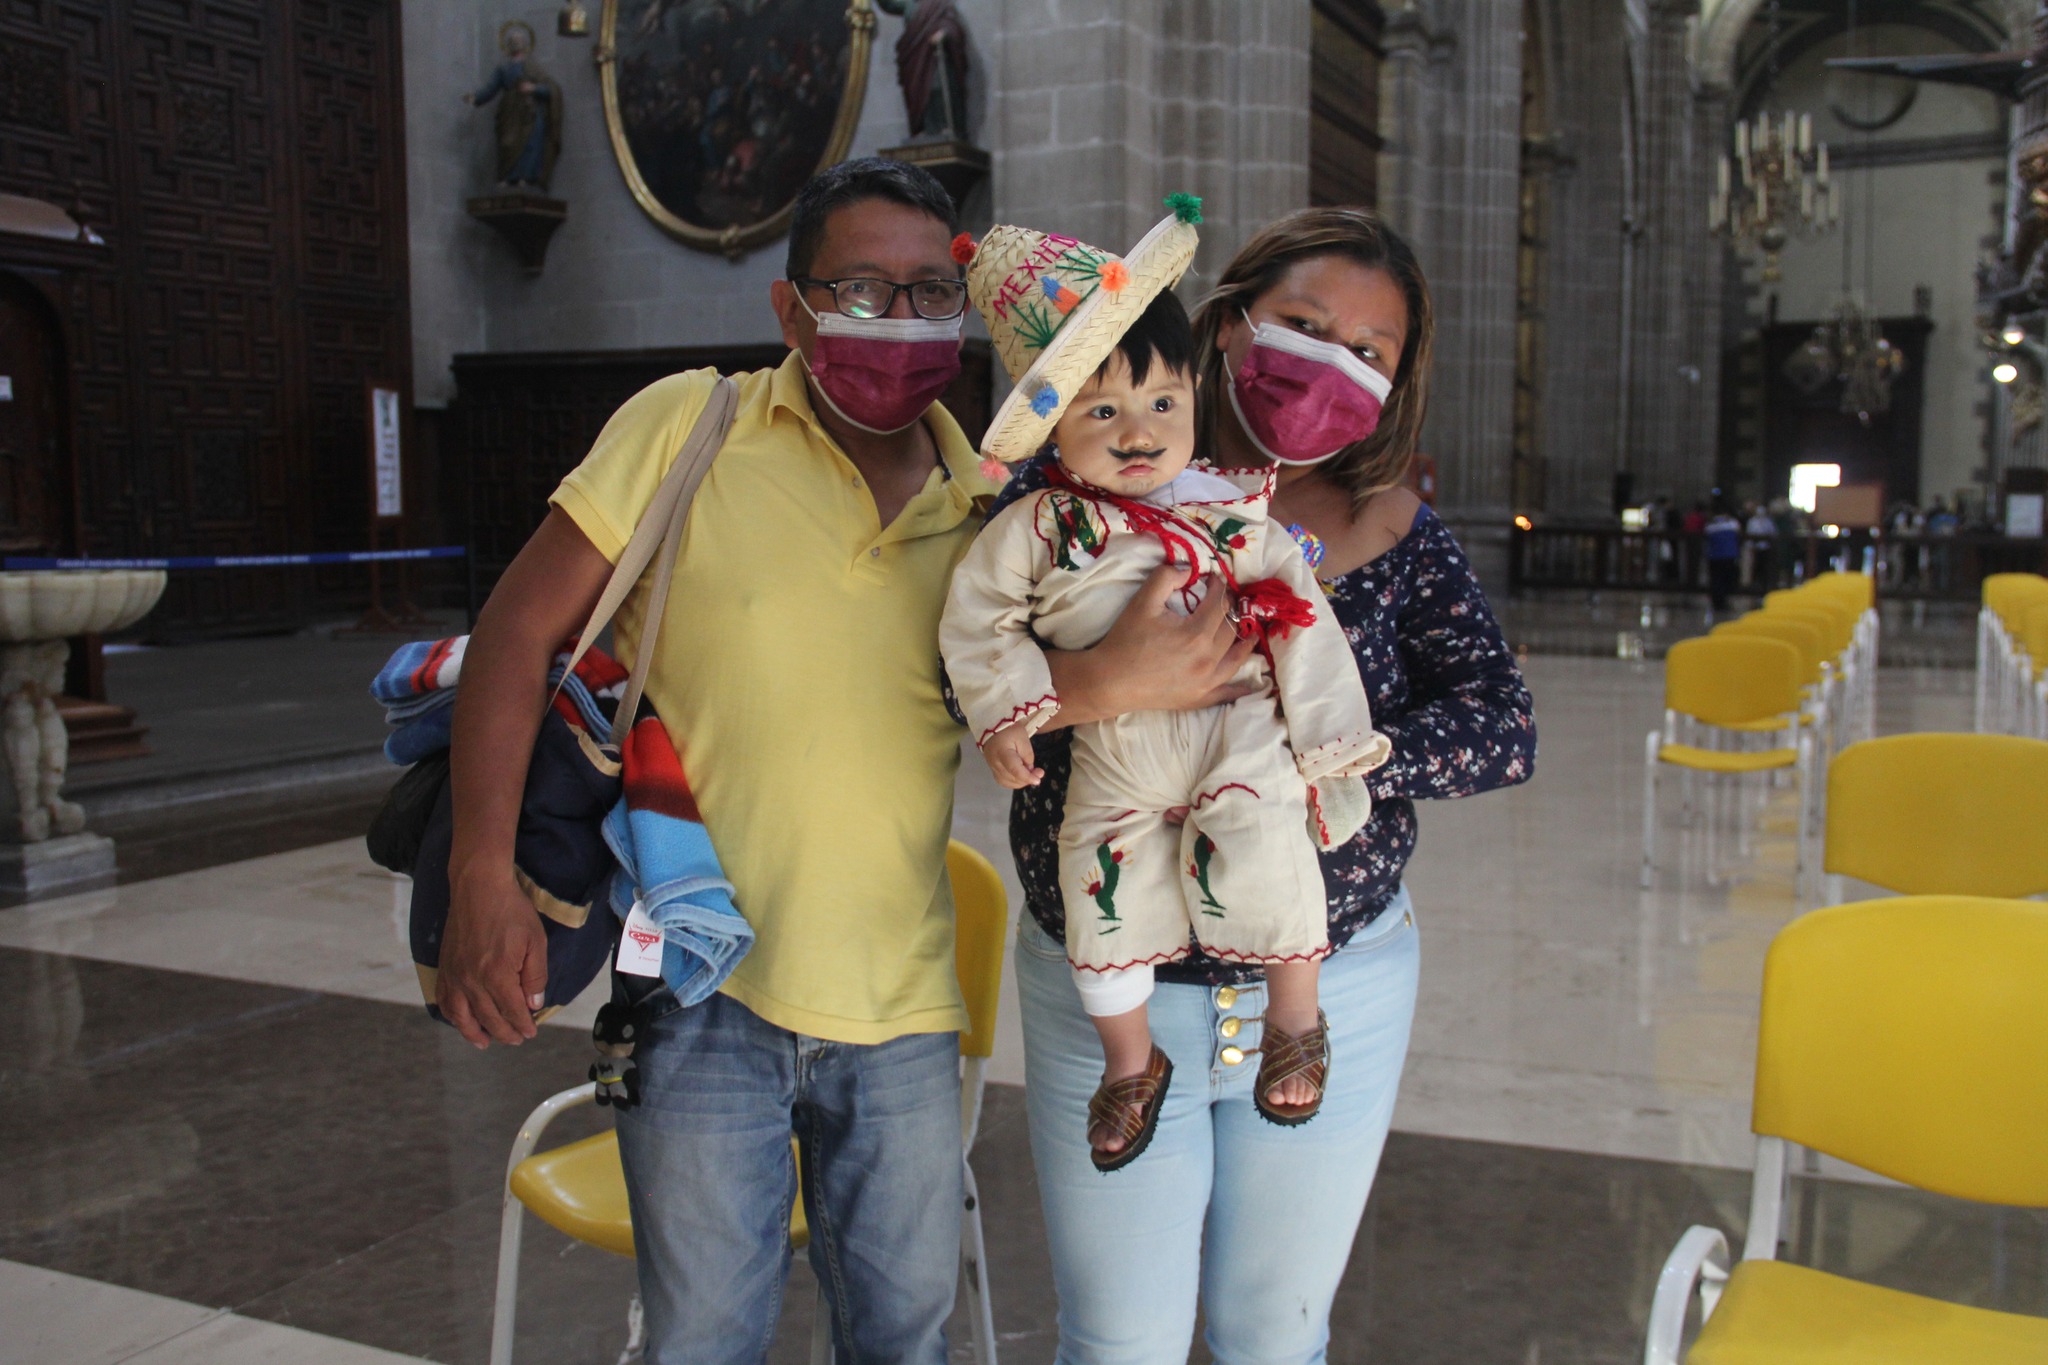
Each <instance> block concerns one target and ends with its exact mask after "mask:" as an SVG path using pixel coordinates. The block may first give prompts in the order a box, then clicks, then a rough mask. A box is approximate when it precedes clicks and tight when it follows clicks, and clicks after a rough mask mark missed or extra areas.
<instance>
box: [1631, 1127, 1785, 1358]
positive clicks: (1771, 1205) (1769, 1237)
mask: <svg viewBox="0 0 2048 1365" xmlns="http://www.w3.org/2000/svg"><path fill="white" fill-rule="evenodd" d="M1785 1154H1786V1144H1785V1141H1784V1140H1783V1139H1782V1138H1772V1137H1760V1138H1758V1139H1757V1140H1756V1170H1755V1173H1754V1174H1753V1176H1752V1177H1751V1181H1750V1187H1749V1235H1748V1236H1747V1237H1746V1238H1745V1239H1744V1240H1743V1244H1742V1259H1743V1260H1745V1261H1775V1260H1777V1259H1778V1236H1779V1232H1780V1229H1781V1227H1782V1223H1783V1218H1784V1211H1785ZM1730 1270H1731V1267H1730V1266H1729V1264H1728V1239H1727V1237H1726V1236H1725V1235H1723V1234H1722V1232H1721V1230H1720V1229H1719V1228H1710V1227H1706V1226H1703V1225H1701V1224H1698V1223H1695V1224H1694V1225H1693V1226H1691V1227H1689V1228H1687V1229H1686V1230H1685V1235H1684V1236H1682V1237H1680V1238H1679V1239H1678V1245H1677V1246H1675V1247H1673V1248H1672V1249H1671V1254H1670V1255H1669V1256H1667V1257H1665V1258H1664V1268H1663V1269H1662V1270H1660V1271H1659V1272H1658V1273H1657V1292H1656V1296H1655V1297H1654V1298H1653V1299H1652V1300H1651V1302H1650V1324H1649V1330H1648V1331H1647V1332H1646V1333H1645V1334H1644V1341H1643V1365H1679V1360H1680V1358H1681V1356H1682V1355H1683V1352H1684V1348H1685V1319H1686V1316H1687V1313H1688V1311H1689V1310H1690V1309H1691V1307H1692V1300H1693V1295H1694V1293H1695V1292H1697V1293H1698V1295H1699V1301H1700V1324H1701V1325H1702V1326H1704V1325H1705V1324H1706V1321H1707V1319H1708V1318H1711V1317H1712V1316H1713V1315H1714V1309H1715V1308H1717V1307H1719V1306H1720V1303H1721V1291H1722V1290H1723V1289H1725V1288H1726V1287H1727V1284H1728V1275H1729V1272H1730Z"/></svg>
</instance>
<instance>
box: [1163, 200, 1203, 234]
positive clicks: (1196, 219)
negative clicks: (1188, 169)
mask: <svg viewBox="0 0 2048 1365" xmlns="http://www.w3.org/2000/svg"><path fill="white" fill-rule="evenodd" d="M1166 207H1168V208H1170V209H1172V210H1173V216H1174V217H1175V218H1177V219H1179V220H1180V221H1181V222H1183V223H1186V224H1187V225H1188V226H1189V227H1197V226H1199V225H1200V224H1201V221H1202V197H1201V196H1200V195H1198V194H1169V195H1167V196H1166Z"/></svg>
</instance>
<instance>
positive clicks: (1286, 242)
mask: <svg viewBox="0 0 2048 1365" xmlns="http://www.w3.org/2000/svg"><path fill="white" fill-rule="evenodd" d="M1320 256H1339V257H1342V258H1344V259H1345V260H1350V261H1356V262H1357V263H1358V264H1359V265H1362V266H1366V267H1368V268H1370V269H1374V270H1384V271H1386V272H1387V274H1388V276H1389V277H1391V278H1392V279H1393V281H1394V284H1395V285H1396V286H1397V287H1398V288H1399V289H1400V291H1401V297H1402V298H1403V299H1405V300H1407V303H1408V335H1407V336H1406V337H1405V338H1404V339H1403V343H1402V346H1401V361H1400V364H1398V365H1397V366H1395V368H1394V388H1393V392H1392V393H1390V394H1389V395H1388V396H1387V404H1386V407H1385V409H1384V410H1383V411H1382V412H1381V413H1380V423H1379V426H1378V427H1377V428H1376V429H1375V430H1374V431H1373V434H1372V435H1370V436H1368V437H1366V438H1365V439H1364V440H1363V441H1359V442H1357V443H1355V444H1353V445H1350V446H1347V447H1345V448H1344V449H1343V450H1341V451H1339V452H1338V453H1337V454H1336V455H1334V456H1332V457H1331V458H1330V459H1329V460H1327V461H1325V462H1324V463H1323V464H1322V465H1320V466H1318V467H1319V468H1320V469H1321V470H1322V472H1323V473H1324V474H1325V475H1326V476H1327V477H1328V478H1329V479H1330V480H1331V482H1333V483H1335V484H1337V485H1338V486H1339V487H1342V488H1346V489H1348V490H1350V493H1351V501H1352V505H1353V506H1354V507H1356V506H1361V505H1363V504H1364V502H1365V500H1366V499H1367V498H1369V497H1371V496H1372V495H1373V494H1375V493H1377V492H1379V491H1381V490H1382V489H1386V488H1392V487H1393V486H1395V485H1396V484H1398V483H1400V482H1401V480H1402V479H1403V478H1405V477H1406V476H1407V473H1408V464H1409V461H1410V460H1412V459H1413V458H1414V456H1415V450H1416V447H1417V446H1418V445H1419V444H1420V443H1421V441H1422V418H1423V413H1424V411H1425V410H1426V409H1427V408H1428V406H1429V363H1430V352H1431V350H1432V348H1433V346H1434V343H1435V339H1436V314H1435V310H1434V308H1433V307H1432V306H1431V304H1430V299H1429V281H1428V280H1426V279H1425V278H1423V274H1422V266H1421V265H1420V264H1418V263H1417V261H1416V259H1415V253H1414V252H1413V251H1412V250H1410V249H1409V246H1408V243H1406V242H1404V241H1402V240H1401V238H1400V236H1399V235H1398V234H1396V233H1395V231H1394V230H1393V229H1392V228H1390V227H1388V226H1387V225H1386V224H1385V223H1383V222H1381V221H1380V218H1379V215H1378V214H1376V213H1373V212H1371V211H1370V210H1368V209H1346V208H1316V209H1302V210H1300V211H1299V212H1296V213H1290V214H1288V215H1287V216H1286V217H1285V218H1282V219H1279V220H1278V221H1277V222H1273V223H1269V224H1267V225H1266V226H1265V227H1263V228H1261V229H1260V230H1259V231H1258V232H1257V233H1255V234H1253V236H1252V239H1251V240H1250V241H1248V242H1246V243H1245V244H1244V246H1243V247H1242V248H1240V249H1239V251H1238V253H1237V255H1235V256H1233V257H1232V258H1231V261H1230V264H1229V265H1228V266H1227V267H1225V269H1224V271H1223V277H1222V278H1221V279H1220V280H1218V281H1217V282H1216V287H1215V289H1213V290H1211V291H1210V293H1209V295H1208V297H1207V298H1205V299H1203V300H1202V302H1201V304H1200V305H1199V306H1198V307H1197V308H1196V310H1195V319H1194V321H1195V369H1196V374H1197V376H1198V377H1199V379H1200V381H1201V382H1200V387H1199V389H1198V390H1197V394H1196V411H1197V417H1198V422H1197V429H1198V430H1200V431H1203V432H1213V431H1215V430H1216V423H1217V422H1218V420H1219V419H1220V417H1221V414H1222V412H1223V410H1224V408H1223V403H1224V398H1223V389H1224V386H1225V385H1227V384H1228V383H1230V377H1229V376H1228V375H1226V374H1225V373H1224V372H1223V352H1222V350H1221V349H1220V348H1219V347H1218V346H1217V345H1216V335H1217V333H1218V331H1220V330H1221V328H1222V326H1223V323H1224V322H1225V321H1226V320H1227V319H1229V318H1232V317H1235V316H1236V315H1237V312H1238V310H1239V309H1245V310H1247V311H1249V310H1250V308H1251V306H1252V305H1253V304H1254V303H1256V302H1257V301H1258V300H1259V299H1260V298H1262V297H1264V296H1265V294H1266V293H1267V292H1269V291H1270V290H1272V289H1273V288H1275V287H1276V286H1277V285H1278V284H1279V283H1280V281H1281V280H1282V279H1283V278H1285V276H1286V274H1287V272H1288V271H1289V270H1292V269H1293V268H1294V267H1295V266H1297V265H1299V264H1301V263H1302V262H1303V261H1308V260H1314V259H1316V258H1317V257H1320Z"/></svg>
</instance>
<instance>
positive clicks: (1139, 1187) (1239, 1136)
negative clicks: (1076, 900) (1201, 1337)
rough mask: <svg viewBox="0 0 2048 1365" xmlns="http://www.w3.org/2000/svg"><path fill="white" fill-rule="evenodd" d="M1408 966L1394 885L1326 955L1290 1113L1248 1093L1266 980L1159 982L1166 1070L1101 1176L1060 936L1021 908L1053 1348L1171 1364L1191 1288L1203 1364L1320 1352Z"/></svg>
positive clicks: (1085, 1360)
mask: <svg viewBox="0 0 2048 1365" xmlns="http://www.w3.org/2000/svg"><path fill="white" fill-rule="evenodd" d="M1420 965H1421V951H1420V947H1419V944H1418V942H1417V937H1416V931H1415V916H1414V912H1413V908H1412V906H1411V904H1410V902H1409V899H1408V892H1407V889H1406V888H1405V887H1404V888H1402V890H1401V891H1400V892H1399V893H1397V894H1396V896H1395V898H1394V901H1393V903H1392V904H1391V905H1389V906H1388V907H1387V909H1386V910H1385V911H1384V912H1383V913H1382V914H1381V915H1380V917H1379V918H1378V919H1376V920H1374V921H1373V923H1372V924H1371V925H1369V926H1368V927H1367V928H1365V929H1364V930H1362V931H1361V932H1360V933H1359V935H1358V937H1357V938H1355V939H1353V940H1352V941H1351V942H1350V943H1348V944H1346V945H1345V946H1344V947H1343V948H1342V949H1340V950H1339V951H1338V952H1337V953H1335V954H1334V955H1332V956H1331V957H1330V958H1329V959H1327V960H1326V961H1325V962H1324V963H1323V971H1322V1006H1323V1011H1324V1013H1325V1014H1327V1015H1328V1016H1329V1021H1330V1076H1329V1089H1328V1093H1327V1094H1326V1095H1325V1096H1324V1098H1323V1107H1322V1111H1321V1112H1320V1113H1319V1114H1317V1115H1316V1117H1315V1118H1314V1120H1313V1121H1311V1122H1309V1123H1307V1124H1304V1125H1303V1126H1301V1127H1299V1128H1282V1127H1279V1126H1277V1125H1275V1124H1271V1123H1268V1122H1267V1121H1266V1120H1265V1119H1263V1118H1261V1117H1260V1116H1259V1114H1258V1111H1257V1110H1256V1109H1255V1108H1254V1107H1253V1104H1252V1081H1253V1078H1254V1077H1255V1076H1256V1075H1257V1073H1258V1064H1259V1058H1258V1054H1257V1053H1256V1052H1255V1051H1253V1049H1254V1048H1256V1047H1257V1046H1258V1043H1259V1033H1260V1028H1261V1025H1260V1023H1259V1017H1260V1015H1261V1014H1262V1013H1263V1012H1264V1000H1265V987H1264V986H1263V985H1260V984H1258V983H1254V984H1252V985H1249V986H1241V987H1238V988H1237V989H1236V990H1235V991H1234V992H1231V991H1227V990H1218V989H1210V988H1206V987H1201V986H1187V985H1175V984H1171V983H1166V982H1162V983H1161V984H1160V985H1159V987H1158V989H1157V990H1156V991H1155V992H1154V994H1153V996H1152V1000H1151V1016H1150V1017H1151V1022H1152V1037H1153V1040H1154V1041H1155V1042H1157V1043H1158V1044H1159V1046H1160V1047H1161V1048H1163V1049H1165V1051H1166V1055H1167V1056H1168V1057H1170V1058H1172V1059H1173V1084H1172V1087H1171V1088H1170V1089H1169V1090H1168V1092H1167V1096H1166V1101H1165V1105H1164V1108H1163V1109H1162V1110H1161V1112H1160V1117H1159V1128H1158V1131H1157V1132H1156V1133H1155V1134H1154V1135H1153V1138H1152V1143H1151V1145H1150V1146H1149V1147H1147V1148H1146V1150H1145V1153H1144V1155H1143V1156H1140V1157H1139V1158H1138V1159H1137V1160H1136V1161H1134V1162H1132V1163H1131V1164H1130V1165H1129V1166H1126V1167H1125V1168H1124V1169H1122V1170H1120V1171H1114V1172H1111V1173H1110V1174H1107V1175H1105V1174H1103V1173H1102V1172H1100V1171H1097V1170H1096V1169H1095V1168H1094V1166H1093V1164H1091V1163H1090V1161H1089V1159H1088V1134H1087V1114H1088V1099H1089V1096H1090V1095H1092V1094H1093V1093H1094V1092H1095V1087H1096V1085H1097V1084H1099V1083H1100V1081H1101V1079H1102V1044H1101V1042H1100V1041H1099V1040H1098V1038H1097V1037H1096V1033H1095V1029H1094V1027H1093V1026H1092V1025H1091V1024H1090V1023H1089V1022H1088V1016H1087V1015H1086V1014H1084V1013H1082V1010H1081V1001H1080V997H1079V996H1078V995H1077V994H1076V993H1075V990H1074V982H1073V975H1072V973H1071V972H1070V971H1069V970H1068V967H1067V960H1066V953H1065V950H1064V947H1063V945H1061V944H1060V943H1059V942H1057V941H1056V940H1054V939H1052V938H1050V937H1048V936H1047V935H1046V933H1045V932H1044V931H1043V930H1041V929H1040V928H1039V927H1038V926H1037V924H1036V923H1034V922H1033V921H1032V920H1031V919H1030V917H1029V916H1026V917H1025V920H1024V925H1023V928H1022V929H1021V930H1020V931H1019V933H1018V940H1017V989H1018V995H1019V997H1020V1001H1021V1005H1022V1014H1023V1023H1024V1064H1025V1089H1024V1096H1025V1101H1026V1105H1027V1108H1028V1109H1029V1112H1030V1120H1031V1155H1032V1160H1033V1162H1034V1163H1035V1164H1036V1166H1037V1168H1038V1188H1039V1196H1040V1198H1041V1200H1042V1201H1043V1202H1044V1206H1045V1223H1046V1234H1047V1238H1048V1240H1049V1241H1050V1243H1051V1247H1052V1264H1053V1283H1054V1286H1055V1287H1056V1288H1057V1290H1058V1291H1059V1326H1060V1346H1059V1356H1058V1360H1059V1362H1060V1365H1141V1363H1142V1365H1166V1363H1167V1362H1171V1363H1172V1365H1185V1362H1186V1360H1187V1358H1188V1348H1189V1346H1190V1345H1191V1343H1192V1342H1193V1339H1194V1328H1195V1305H1196V1301H1197V1299H1198V1298H1199V1300H1200V1302H1201V1305H1202V1309H1203V1313H1204V1316H1205V1319H1206V1322H1207V1332H1206V1338H1207V1341H1208V1346H1209V1351H1210V1354H1211V1355H1213V1356H1214V1357H1215V1359H1216V1360H1217V1362H1218V1365H1264V1363H1265V1362H1275V1363H1276V1365H1277V1362H1283V1361H1284V1362H1288V1365H1302V1362H1320V1361H1322V1360H1323V1359H1324V1358H1325V1353H1326V1351H1327V1349H1328V1346H1329V1340H1330V1303H1331V1301H1332V1300H1333V1299H1334V1298H1335V1297H1336V1293H1337V1282H1338V1280H1339V1279H1340V1278H1342V1276H1343V1274H1344V1266H1345V1262H1346V1261H1347V1260H1348V1259H1349V1258H1350V1255H1351V1242H1352V1238H1353V1236H1354V1235H1355V1234H1356V1233H1357V1231H1358V1220H1359V1218H1360V1217H1361V1216H1362V1215H1363V1214H1364V1212H1365V1200H1366V1196H1367V1195H1368V1194H1370V1193H1371V1191H1372V1180H1373V1173H1374V1172H1375V1170H1377V1168H1378V1166H1379V1161H1380V1150H1381V1148H1382V1147H1383V1146H1385V1144H1386V1140H1387V1128H1388V1125H1389V1124H1390V1123H1391V1122H1392V1121H1393V1117H1394V1093H1395V1091H1396V1089H1397V1088H1398V1087H1399V1085H1400V1080H1401V1064H1402V1061H1403V1060H1404V1059H1405V1058H1406V1056H1407V1053H1408V1028H1409V1024H1410V1023H1411V1022H1412V1020H1413V1019H1414V1015H1415V988H1416V980H1417V975H1418V972H1419V968H1420ZM1233 1021H1234V1022H1233ZM1233 1058H1240V1059H1239V1060H1235V1061H1233V1060H1232V1059H1233Z"/></svg>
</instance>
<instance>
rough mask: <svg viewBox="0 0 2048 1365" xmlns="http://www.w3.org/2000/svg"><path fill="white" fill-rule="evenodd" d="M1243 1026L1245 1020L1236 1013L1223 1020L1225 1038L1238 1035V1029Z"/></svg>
mask: <svg viewBox="0 0 2048 1365" xmlns="http://www.w3.org/2000/svg"><path fill="white" fill-rule="evenodd" d="M1243 1027H1244V1020H1242V1019H1240V1018H1238V1017H1237V1016H1236V1015H1234V1014H1233V1015H1231V1016H1230V1017H1229V1018H1228V1019H1225V1020H1224V1021H1223V1029H1222V1033H1223V1036H1224V1037H1225V1038H1235V1037H1236V1036H1237V1031H1238V1030H1239V1029H1241V1028H1243Z"/></svg>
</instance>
